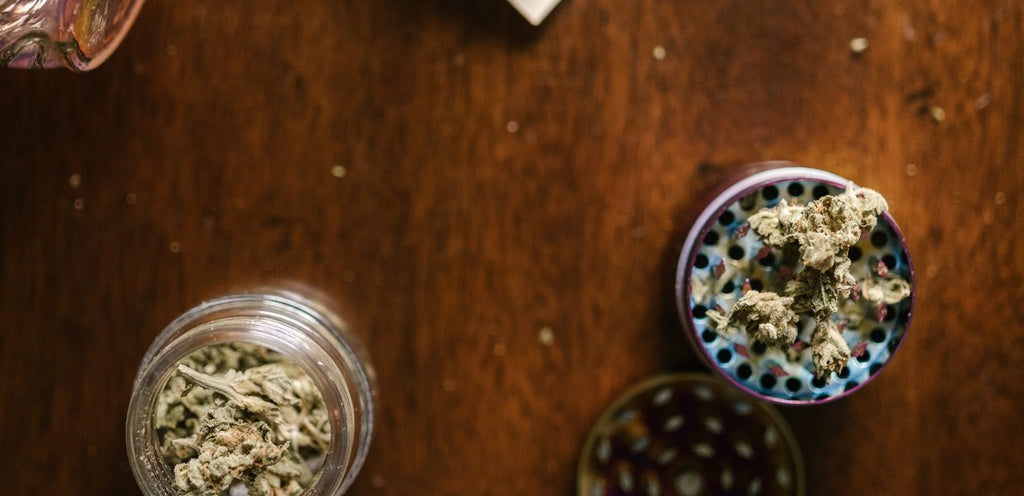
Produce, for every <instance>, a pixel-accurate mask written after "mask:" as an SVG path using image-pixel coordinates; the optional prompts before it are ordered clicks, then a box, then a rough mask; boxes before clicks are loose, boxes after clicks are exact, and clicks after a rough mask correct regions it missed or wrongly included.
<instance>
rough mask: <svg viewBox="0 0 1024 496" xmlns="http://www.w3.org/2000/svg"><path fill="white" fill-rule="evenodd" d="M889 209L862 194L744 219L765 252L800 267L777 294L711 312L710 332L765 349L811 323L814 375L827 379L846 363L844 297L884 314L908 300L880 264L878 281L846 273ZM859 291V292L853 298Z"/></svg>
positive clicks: (904, 287)
mask: <svg viewBox="0 0 1024 496" xmlns="http://www.w3.org/2000/svg"><path fill="white" fill-rule="evenodd" d="M886 210H888V205H887V204H886V202H885V199H884V198H882V196H881V195H880V194H878V193H877V192H875V191H872V190H870V189H867V188H856V189H851V190H848V191H846V192H844V193H842V194H838V195H829V196H824V197H822V198H820V199H818V200H815V201H812V202H809V203H808V204H806V205H796V204H789V203H787V202H786V201H785V200H782V201H780V202H779V204H778V205H776V206H775V207H772V208H764V209H761V210H760V211H759V212H757V213H755V214H754V215H752V216H750V218H749V219H747V223H748V225H749V228H750V230H752V231H753V232H755V233H756V234H757V235H758V237H759V238H760V239H761V240H762V242H764V244H765V245H766V246H768V247H772V248H778V249H780V250H783V252H784V253H795V258H796V261H797V263H796V266H797V267H798V268H799V270H797V271H796V272H795V273H794V274H793V275H792V278H791V279H789V280H788V281H786V282H785V284H784V287H783V288H782V291H781V294H777V293H773V292H759V291H753V290H748V291H745V292H744V294H743V296H742V297H741V298H740V299H739V300H738V301H737V302H736V303H735V304H734V305H733V306H732V309H731V310H730V311H729V313H728V315H725V314H724V312H722V311H719V310H717V309H716V310H709V311H708V312H707V316H708V319H709V322H710V323H711V326H712V327H713V328H714V329H715V330H716V331H717V332H719V333H720V334H723V335H729V334H732V333H735V332H737V330H744V331H746V332H747V334H748V335H749V336H750V337H751V338H752V339H755V340H757V341H760V342H762V343H764V344H766V345H778V346H783V345H788V344H792V343H794V342H795V341H796V340H797V339H798V333H799V330H798V327H797V326H798V324H799V314H802V313H808V314H811V315H813V316H814V319H815V321H816V325H815V329H814V331H813V333H812V335H811V338H810V345H811V350H812V359H813V363H814V369H815V375H816V376H818V377H820V378H823V379H825V380H826V381H827V380H829V379H830V378H831V373H833V372H839V371H840V370H842V368H843V367H844V366H846V364H847V363H848V362H849V359H850V355H851V352H850V348H849V346H848V345H847V344H846V341H845V340H844V339H843V337H842V332H841V330H840V328H839V326H838V325H837V324H836V323H835V322H832V320H831V317H832V314H834V313H836V312H838V311H839V310H840V303H841V302H843V301H845V300H846V299H847V298H851V297H860V296H863V297H864V298H865V300H866V301H868V302H870V303H871V304H873V305H875V307H876V308H877V309H878V311H879V315H880V316H882V315H884V311H885V305H886V304H892V303H896V302H899V301H901V300H902V299H904V298H906V297H907V296H909V295H910V289H911V288H910V283H908V282H907V281H905V280H903V279H901V278H899V277H897V276H893V275H889V274H888V271H887V270H886V268H885V266H884V264H880V265H879V269H878V270H877V271H876V272H877V274H876V275H877V278H876V277H872V278H870V279H868V280H865V281H860V282H858V280H857V278H856V277H855V276H854V275H853V274H852V273H851V272H850V268H851V262H850V258H849V255H848V253H849V250H850V247H852V246H853V245H855V244H856V243H857V242H858V241H860V240H861V239H862V237H863V235H864V233H867V232H870V231H871V230H872V229H874V228H875V226H876V224H877V222H878V216H879V215H880V214H882V213H883V212H885V211H886ZM858 287H859V288H860V291H859V293H858V292H855V291H856V290H857V288H858Z"/></svg>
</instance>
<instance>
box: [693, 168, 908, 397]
mask: <svg viewBox="0 0 1024 496" xmlns="http://www.w3.org/2000/svg"><path fill="white" fill-rule="evenodd" d="M852 186H853V185H852V184H851V183H850V181H848V180H846V179H844V178H842V177H840V176H837V175H835V174H832V173H829V172H825V171H821V170H818V169H811V168H806V167H799V166H796V165H795V164H792V163H788V162H767V163H760V164H754V165H752V166H751V167H750V169H748V170H745V171H744V172H743V173H742V175H741V177H740V178H739V179H738V180H736V181H734V182H732V183H731V184H729V185H728V186H727V187H726V188H725V189H723V190H721V191H719V192H718V193H717V194H716V195H715V196H714V197H713V199H712V200H711V201H710V202H709V203H708V204H707V206H706V207H705V208H704V210H703V211H702V212H701V213H700V215H699V216H698V217H697V220H696V222H695V223H694V225H693V228H692V229H691V230H690V232H689V233H688V235H687V237H686V240H685V241H684V243H683V248H682V250H681V254H680V257H679V264H678V267H677V272H676V288H675V290H676V303H677V309H678V312H679V317H680V320H681V322H682V325H683V329H684V332H685V334H686V336H687V338H688V339H689V341H690V342H691V344H692V345H693V347H694V349H695V350H696V351H697V354H698V356H700V358H701V359H702V360H703V361H704V362H705V363H706V364H707V365H708V366H709V367H710V368H711V370H713V371H714V372H716V373H717V374H719V375H720V376H722V377H723V378H724V379H726V380H727V381H729V382H732V383H733V384H735V385H737V386H738V387H740V388H741V389H742V390H744V391H746V392H748V393H750V394H753V395H754V396H757V397H759V398H761V399H765V400H768V401H772V402H775V403H781V404H791V405H807V404H816V403H822V402H827V401H833V400H836V399H839V398H842V397H844V396H846V395H848V394H851V393H853V392H854V391H856V390H858V389H860V388H861V387H863V386H864V385H866V384H867V383H868V382H869V381H871V380H872V379H874V377H875V376H876V375H877V374H878V373H879V372H880V371H881V370H882V368H883V367H884V366H885V365H886V364H887V363H889V361H890V360H891V359H892V357H893V354H894V353H895V352H896V349H897V348H898V347H899V345H900V343H901V342H902V341H903V338H904V336H905V334H906V332H907V329H908V327H909V326H910V317H911V310H912V308H913V305H914V292H913V284H914V272H913V267H912V265H911V263H910V256H909V255H908V253H907V248H906V242H905V240H904V238H903V235H902V233H901V232H900V230H899V228H898V227H897V225H896V222H895V220H893V218H892V216H891V215H890V214H889V213H888V212H883V213H882V214H880V215H879V216H878V221H877V225H876V226H875V228H874V229H873V230H872V231H871V232H870V233H864V235H863V236H862V238H861V240H860V241H859V242H857V243H856V244H855V245H853V246H852V247H851V248H850V249H849V253H848V257H849V259H850V263H851V266H850V272H851V274H852V275H854V276H855V277H856V278H857V280H858V281H860V282H863V281H865V280H866V279H868V278H869V277H871V274H873V273H875V272H876V271H877V270H878V267H879V264H884V265H885V266H886V268H887V271H888V274H890V275H894V276H899V277H901V278H902V279H903V280H905V281H907V282H908V283H909V284H910V287H911V293H910V296H909V297H907V298H905V299H903V300H901V301H899V302H897V303H893V304H887V305H885V306H884V307H880V308H874V306H873V305H872V304H871V303H870V302H868V301H867V299H866V298H859V299H858V298H857V296H858V295H857V294H852V295H851V298H849V299H847V300H845V301H843V302H841V306H840V308H839V312H837V313H835V314H833V316H832V318H833V320H835V321H836V322H838V323H839V327H840V328H841V331H840V332H841V335H842V338H843V339H844V340H845V341H846V344H847V346H848V347H849V349H850V350H851V352H852V357H851V358H850V359H849V361H848V362H847V365H846V366H845V367H843V368H842V370H841V371H839V372H838V373H837V374H830V380H824V379H822V378H819V377H817V376H816V374H815V368H814V366H813V363H812V349H811V345H810V341H811V340H810V339H809V336H811V335H812V334H813V331H812V330H813V329H814V327H815V320H814V318H812V317H810V316H808V315H803V314H802V315H801V316H800V322H799V324H798V327H799V329H800V337H799V339H798V340H797V341H796V342H794V343H793V345H792V346H790V347H786V348H781V347H779V346H765V344H764V343H760V342H758V341H756V340H754V339H752V338H751V337H750V336H749V334H748V333H745V332H743V333H735V334H732V335H728V336H726V335H721V334H719V333H718V332H716V331H715V329H714V327H713V326H712V323H711V318H710V317H709V315H710V313H711V311H712V310H716V311H717V310H718V309H720V308H722V307H724V308H726V309H727V308H729V307H730V306H731V305H733V304H734V303H735V302H736V301H737V300H738V299H739V298H740V297H741V295H742V294H743V293H744V292H745V291H746V290H747V288H751V289H755V290H759V291H761V290H769V291H778V290H779V289H780V288H784V287H785V284H786V282H787V281H788V280H790V279H791V278H792V277H793V276H792V274H793V273H794V271H795V270H797V269H796V267H795V266H794V263H795V262H794V261H793V260H792V258H793V254H792V253H790V252H787V251H785V250H780V249H777V248H771V249H769V247H767V246H766V245H765V244H764V243H763V241H762V240H761V239H760V238H759V237H758V236H757V235H755V234H754V233H753V232H750V233H748V232H747V231H748V230H749V224H748V223H747V218H748V217H749V216H751V215H753V214H754V213H756V212H758V211H759V210H760V209H762V208H765V207H769V208H771V207H775V206H776V205H778V204H779V203H780V202H781V201H783V200H785V201H787V202H788V203H789V204H793V203H794V202H795V203H797V204H806V203H807V202H810V201H812V200H815V199H817V198H821V197H822V196H825V195H835V194H839V193H842V192H843V191H844V190H846V189H848V188H851V187H852ZM854 293H859V290H855V291H854Z"/></svg>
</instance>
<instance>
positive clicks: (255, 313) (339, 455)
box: [126, 292, 376, 496]
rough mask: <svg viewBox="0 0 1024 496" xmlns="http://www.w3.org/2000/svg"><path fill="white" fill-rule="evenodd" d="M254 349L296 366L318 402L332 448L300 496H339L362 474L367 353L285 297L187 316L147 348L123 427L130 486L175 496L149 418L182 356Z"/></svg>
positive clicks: (304, 302) (337, 324) (224, 303)
mask: <svg viewBox="0 0 1024 496" xmlns="http://www.w3.org/2000/svg"><path fill="white" fill-rule="evenodd" d="M226 343H245V344H251V345H258V346H261V347H264V348H267V349H269V350H272V351H275V352H277V353H280V354H281V355H283V357H284V358H285V359H288V360H291V361H292V362H294V364H295V365H297V366H299V367H300V368H301V369H302V370H303V372H305V373H306V374H307V375H308V376H309V378H310V379H311V380H312V382H313V384H315V385H316V387H317V388H318V389H319V391H320V393H321V395H322V396H323V400H324V404H325V406H326V407H327V411H328V412H329V413H328V415H329V422H330V427H331V430H330V443H329V445H328V448H327V452H326V453H325V454H324V460H323V463H322V464H321V465H320V467H319V468H318V469H315V472H314V476H313V479H312V481H311V482H310V483H309V484H308V486H307V487H306V490H305V492H304V493H303V494H304V495H307V496H313V495H338V494H342V493H344V492H345V490H346V489H347V488H348V487H349V486H350V485H351V484H352V482H353V480H354V479H355V476H356V474H357V473H358V472H359V469H360V468H361V467H362V464H363V462H364V460H365V458H366V453H367V450H368V448H369V445H370V438H371V434H372V431H373V416H374V407H373V400H374V397H375V395H376V378H375V375H374V372H373V369H372V367H371V366H370V362H369V358H368V356H367V353H366V351H365V350H364V349H363V348H362V346H361V345H360V343H359V341H358V340H357V339H356V338H355V336H354V335H352V334H351V332H350V331H349V330H348V327H347V326H346V324H345V323H344V322H343V321H342V320H341V319H340V318H339V317H337V316H336V315H335V314H334V313H332V312H331V311H329V310H328V309H326V308H325V307H323V306H322V305H320V304H318V303H315V302H313V301H311V300H308V299H306V298H304V297H302V296H299V295H298V294H294V293H290V292H267V293H261V294H235V295H229V296H224V297H220V298H217V299H214V300H211V301H208V302H205V303H202V304H200V305H199V306H197V307H195V308H193V309H191V310H189V311H188V312H186V313H185V314H183V315H182V316H180V317H178V318H177V319H176V320H175V321H174V322H172V323H171V324H170V325H169V326H167V327H166V328H165V329H164V330H163V331H162V332H161V333H160V334H159V335H158V336H157V337H156V339H155V340H154V341H153V344H152V345H151V346H150V348H149V350H148V351H147V352H146V354H145V356H144V357H143V359H142V363H141V364H140V365H139V369H138V372H137V374H136V376H135V381H134V384H133V386H132V396H131V401H130V403H129V406H128V416H127V421H126V442H127V448H128V454H129V461H130V463H131V467H132V471H133V473H134V475H135V479H136V481H137V482H138V484H139V487H140V488H141V489H142V491H143V493H144V494H146V495H149V496H156V495H161V496H164V495H166V496H171V495H174V494H177V490H176V489H175V486H174V474H173V467H172V466H171V464H170V463H169V462H168V461H167V460H165V458H164V456H163V454H162V453H161V450H160V443H159V440H158V436H157V428H156V427H155V425H154V415H155V409H156V404H157V399H158V396H159V393H160V392H161V391H163V389H164V387H165V385H166V384H167V383H168V381H169V380H170V378H171V377H172V376H173V375H174V374H175V373H176V370H177V369H176V367H177V365H178V364H179V363H180V362H181V361H182V360H184V359H185V358H186V357H188V356H190V355H192V354H193V353H195V352H196V351H199V350H201V349H202V348H204V347H207V346H214V345H221V344H226Z"/></svg>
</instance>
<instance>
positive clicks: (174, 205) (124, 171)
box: [0, 0, 1024, 495]
mask: <svg viewBox="0 0 1024 496" xmlns="http://www.w3.org/2000/svg"><path fill="white" fill-rule="evenodd" d="M866 3H867V4H869V5H863V4H861V2H846V1H818V2H807V1H792V0H770V1H764V2H751V1H742V0H735V1H724V2H706V1H693V0H685V1H672V2H670V1H661V2H652V1H642V2H624V1H619V0H592V1H586V2H584V1H574V0H566V1H563V3H562V4H561V5H559V6H558V8H557V9H556V10H555V11H554V12H553V14H552V16H551V17H549V18H548V19H547V20H546V21H545V22H544V23H543V24H542V25H541V26H540V27H533V26H530V25H529V24H528V23H526V22H525V21H524V20H523V19H522V18H521V17H520V16H519V15H518V14H517V13H516V12H515V11H514V10H513V9H512V8H511V7H510V6H509V5H507V3H505V2H504V1H502V0H485V1H469V0H463V1H443V0H428V1H424V2H413V1H398V0H383V1H380V2H351V1H347V2H342V1H337V0H330V1H328V0H311V1H307V2H292V1H285V0H266V1H262V2H248V1H243V0H222V1H218V2H207V1H195V0H185V1H180V2H157V1H151V2H149V3H148V4H147V5H146V6H145V7H144V8H143V10H142V13H141V15H140V17H139V19H138V22H137V23H136V25H135V26H134V28H133V29H132V31H131V33H130V34H129V35H128V37H127V38H126V40H125V42H124V44H123V45H122V46H121V47H120V49H119V50H118V51H117V52H116V53H115V54H114V56H113V57H112V58H111V59H110V60H108V61H107V62H106V63H105V64H103V65H102V66H100V67H99V68H98V69H96V70H95V71H93V72H90V73H86V74H73V73H70V72H68V71H63V70H53V71H15V70H5V71H0V205H2V213H0V476H2V477H0V480H2V481H3V486H4V488H3V490H2V492H3V493H5V494H18V495H35V494H60V495H64V494H89V495H93V494H95V495H112V494H138V489H137V488H136V485H135V482H134V480H133V478H132V475H131V472H130V469H129V466H128V461H127V456H126V453H125V447H124V418H125V411H126V408H127V405H128V399H129V395H130V387H131V380H132V377H133V375H134V373H135V370H136V367H137V366H138V363H139V360H140V359H141V357H142V354H143V352H144V351H145V349H146V348H147V347H148V346H149V344H150V342H151V341H152V339H153V338H154V336H155V335H156V334H157V333H158V332H159V331H160V330H161V329H162V328H163V327H164V326H165V325H166V324H168V323H169V322H170V321H171V320H172V319H174V318H175V317H176V316H177V315H179V314H180V313H182V312H184V311H185V310H187V309H188V308H190V307H191V306H193V305H195V304H196V303H198V302H200V301H201V300H203V299H205V298H210V297H213V296H217V295H220V294H223V293H224V292H225V291H228V290H231V289H233V288H244V287H247V286H252V285H257V284H267V283H278V282H281V281H290V282H295V283H301V284H305V285H308V286H310V287H313V288H316V289H318V290H320V291H323V292H325V293H327V294H330V295H332V296H333V297H334V298H336V299H337V300H339V301H340V302H341V306H342V308H343V310H342V313H343V314H344V317H345V318H346V319H348V320H349V322H350V323H351V324H352V325H353V327H354V328H355V329H356V332H357V333H358V334H359V335H360V336H361V337H362V338H364V339H365V341H366V344H367V346H368V347H369V349H370V352H371V354H372V356H373V360H374V362H375V365H376V367H377V370H378V372H379V376H380V397H379V404H378V409H379V410H378V416H377V421H378V423H377V428H376V431H375V436H374V441H373V446H372V449H371V452H370V456H369V459H368V461H367V463H366V465H365V467H364V469H363V471H362V472H361V474H360V477H359V479H358V481H357V482H356V484H355V486H354V487H353V489H352V491H351V494H354V495H365V494H397V495H406V494H409V495H412V494H430V495H435V494H436V495H449V494H458V495H477V494H481V495H482V494H487V495H520V494H553V495H570V494H574V491H575V464H576V460H577V457H578V454H579V451H580V448H581V444H582V443H583V441H584V438H585V436H586V433H587V432H588V430H589V429H590V427H591V425H592V424H593V422H594V421H595V420H596V418H597V417H598V415H599V414H600V412H601V411H602V410H603V408H604V407H605V406H606V405H608V403H609V402H611V401H612V400H613V399H614V398H615V397H616V396H617V395H618V394H620V393H622V392H623V391H624V390H625V389H627V388H628V387H629V386H631V385H632V384H635V383H636V382H638V381H640V380H642V379H644V378H647V377H650V376H653V375H655V374H659V373H663V372H671V371H681V370H703V367H702V365H701V364H700V362H699V361H698V359H697V355H696V354H695V352H694V350H693V349H692V348H690V347H689V346H688V344H687V343H686V341H685V340H684V338H683V335H682V331H681V326H680V324H679V321H678V319H677V317H676V316H675V313H674V306H673V300H672V298H673V296H672V277H673V272H674V267H675V265H674V264H675V258H676V257H677V256H678V248H679V242H680V240H681V238H682V235H683V234H684V233H685V232H686V231H687V230H688V229H689V223H688V222H689V220H688V219H690V218H691V217H692V216H693V215H695V214H696V212H697V211H698V209H699V208H701V206H702V202H703V201H704V200H705V198H706V195H707V194H708V193H709V192H710V191H711V190H713V189H714V188H715V187H717V186H719V185H721V183H722V181H724V180H725V178H726V177H727V176H729V175H730V174H732V173H734V172H735V171H736V170H737V169H738V168H739V167H741V166H742V165H743V164H745V163H748V162H753V161H759V160H763V159H785V160H792V161H796V162H799V163H802V164H805V165H808V166H813V167H818V168H822V169H826V170H829V171H832V172H835V173H837V174H840V175H842V176H845V177H847V178H849V179H851V180H854V181H856V182H857V183H860V184H862V185H866V186H870V187H873V188H875V189H877V190H879V191H881V192H882V193H883V194H884V195H886V197H887V198H888V199H889V202H890V206H891V209H892V212H893V215H894V216H895V217H896V219H897V221H898V222H899V223H900V225H901V227H902V228H903V230H904V233H905V235H906V238H907V242H908V244H909V248H910V253H911V256H912V258H913V261H914V264H915V266H916V268H917V306H916V308H915V312H914V322H913V326H912V329H911V330H910V333H909V334H908V337H907V339H906V342H905V343H904V346H903V347H902V348H901V350H900V351H899V353H897V354H896V356H895V360H894V362H893V363H892V364H891V365H890V366H889V367H887V368H886V369H885V371H884V372H883V373H882V374H881V375H880V376H879V377H878V378H877V379H876V380H875V381H873V382H872V383H871V384H870V385H868V386H867V387H866V388H865V389H863V390H861V391H859V392H857V393H856V394H855V395H853V396H852V397H849V398H846V399H843V400H840V401H838V402H835V403H831V404H828V405H824V406H817V407H805V408H792V407H791V408H781V411H782V413H783V415H784V416H785V418H786V419H787V420H789V422H790V423H791V424H792V428H793V430H794V432H795V433H796V435H797V436H798V438H799V443H800V446H801V448H802V450H803V453H804V456H805V459H806V466H807V472H808V473H807V479H808V485H809V487H810V489H811V491H810V494H1009V493H1012V492H1013V491H1016V490H1019V480H1020V474H1021V473H1022V472H1024V448H1022V447H1021V445H1022V443H1024V422H1022V421H1021V410H1022V408H1024V374H1022V372H1024V365H1022V364H1024V329H1022V326H1024V310H1022V308H1024V306H1022V305H1021V301H1022V300H1024V289H1022V288H1024V284H1022V281H1024V249H1022V245H1024V237H1022V235H1021V228H1024V217H1022V212H1024V205H1022V202H1024V134H1022V133H1024V6H1022V4H1021V3H1020V2H1012V1H1008V0H993V1H984V2H944V1H939V0H921V1H903V2H866ZM256 4H259V7H258V8H257V7H255V5H256ZM374 4H376V5H374ZM858 37H864V38H866V39H867V41H868V42H869V48H868V49H867V50H866V51H865V52H863V53H861V54H859V55H855V54H854V53H852V52H851V49H850V45H849V42H850V40H851V39H854V38H858ZM659 47H660V48H659ZM662 50H663V51H662ZM339 166H340V168H338V167H339ZM336 176H341V177H336ZM545 328H547V329H550V332H551V336H552V337H553V341H552V342H551V343H548V344H546V345H545V344H544V343H542V341H543V340H542V339H540V338H539V336H540V332H541V330H542V329H545Z"/></svg>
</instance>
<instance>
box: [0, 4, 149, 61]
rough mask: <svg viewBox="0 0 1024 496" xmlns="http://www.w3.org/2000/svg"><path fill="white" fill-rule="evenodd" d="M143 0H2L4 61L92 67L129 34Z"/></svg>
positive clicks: (0, 41)
mask: <svg viewBox="0 0 1024 496" xmlns="http://www.w3.org/2000/svg"><path fill="white" fill-rule="evenodd" d="M142 4H143V0H0V66H4V67H17V68H32V69H41V68H52V67H61V66H64V67H67V68H68V69H71V70H74V71H87V70H89V69H92V68H94V67H96V66H98V65H99V64H101V63H103V61H105V60H106V59H107V58H108V57H109V56H110V54H111V53H113V51H114V49H116V48H117V46H118V45H119V44H120V43H121V40H122V39H124V36H125V34H126V33H127V32H128V29H129V28H130V27H131V25H132V22H134V21H135V17H136V16H137V15H138V13H139V9H140V8H141V7H142Z"/></svg>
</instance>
